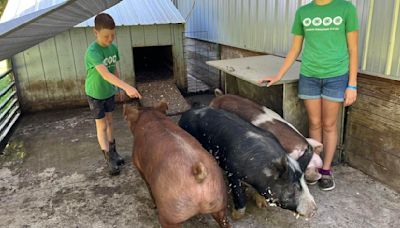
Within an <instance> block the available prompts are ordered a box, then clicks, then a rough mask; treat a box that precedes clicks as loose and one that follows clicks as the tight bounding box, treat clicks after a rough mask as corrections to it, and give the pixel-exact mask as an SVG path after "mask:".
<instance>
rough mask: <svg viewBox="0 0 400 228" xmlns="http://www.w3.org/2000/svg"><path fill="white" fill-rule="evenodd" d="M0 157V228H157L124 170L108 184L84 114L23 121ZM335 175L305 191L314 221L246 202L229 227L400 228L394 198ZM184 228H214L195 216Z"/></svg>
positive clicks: (125, 137) (126, 145) (142, 192)
mask: <svg viewBox="0 0 400 228" xmlns="http://www.w3.org/2000/svg"><path fill="white" fill-rule="evenodd" d="M209 98H211V97H207V98H206V99H209ZM203 100H204V99H203ZM178 118H179V117H174V119H175V120H177V119H178ZM114 120H115V134H116V138H117V148H118V151H119V152H120V153H121V154H122V155H123V156H124V157H125V158H126V159H127V160H128V161H130V158H131V150H132V136H131V133H130V132H129V130H128V127H127V124H126V123H125V122H124V120H123V118H122V114H121V107H120V106H119V107H118V109H117V111H116V113H115V115H114ZM5 152H6V154H5V155H1V156H0V227H96V228H97V227H135V228H136V227H159V223H158V221H157V212H156V210H154V209H153V205H152V201H151V198H150V195H149V193H148V191H147V188H146V186H145V184H144V182H143V181H142V180H141V178H140V176H139V174H138V172H137V171H136V170H135V169H134V167H133V166H132V165H131V163H130V162H129V163H128V165H126V166H125V167H124V169H123V171H122V173H121V175H119V176H116V177H110V176H108V174H107V172H106V170H105V169H104V167H105V166H104V161H103V157H102V154H101V153H100V151H99V147H98V145H97V140H96V134H95V126H94V121H93V120H92V119H91V116H90V112H89V110H88V109H87V108H82V109H75V110H66V111H54V112H46V113H38V114H32V115H26V116H24V117H23V118H22V120H21V121H20V123H19V126H18V128H17V130H16V131H15V133H14V135H13V136H12V137H11V141H10V144H9V146H8V147H7V148H6V150H5ZM334 171H335V177H336V189H335V190H334V191H331V192H322V191H320V190H319V189H318V187H317V186H311V187H310V191H311V193H312V194H313V195H314V198H315V201H316V203H317V205H318V214H317V215H316V216H315V217H314V218H312V219H310V220H305V219H304V218H301V217H300V218H298V219H296V217H295V216H293V212H291V211H288V210H283V209H280V208H276V207H269V208H266V209H258V208H256V206H255V204H254V202H253V201H252V200H249V204H248V213H247V216H246V217H245V218H244V219H242V220H240V221H234V222H233V224H234V227H243V228H244V227H246V228H248V227H352V228H353V227H363V228H365V227H400V216H399V215H400V195H399V194H398V193H396V192H394V191H393V190H391V189H389V188H388V187H386V186H385V185H382V184H381V183H379V182H377V181H375V180H373V179H371V178H370V177H368V176H366V175H364V174H363V173H361V172H360V171H357V170H355V169H353V168H351V167H348V166H346V165H339V166H336V167H334ZM230 204H231V202H230ZM183 227H217V225H216V223H215V222H214V221H213V220H212V219H211V217H210V216H207V215H199V216H196V217H194V218H192V219H191V220H189V221H188V222H186V223H185V224H184V226H183Z"/></svg>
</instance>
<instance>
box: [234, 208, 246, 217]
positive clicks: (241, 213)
mask: <svg viewBox="0 0 400 228" xmlns="http://www.w3.org/2000/svg"><path fill="white" fill-rule="evenodd" d="M245 213H246V208H241V209H238V210H236V209H233V211H232V219H234V220H239V219H241V218H243V217H244V215H245Z"/></svg>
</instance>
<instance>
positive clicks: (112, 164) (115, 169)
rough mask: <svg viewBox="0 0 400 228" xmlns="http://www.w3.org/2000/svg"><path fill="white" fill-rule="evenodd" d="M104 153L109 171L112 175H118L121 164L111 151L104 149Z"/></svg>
mask: <svg viewBox="0 0 400 228" xmlns="http://www.w3.org/2000/svg"><path fill="white" fill-rule="evenodd" d="M102 152H103V154H104V159H105V160H106V163H107V166H108V171H109V174H110V175H118V174H119V173H120V169H119V166H118V165H117V161H116V160H115V159H112V157H111V156H110V155H111V153H109V152H107V151H104V150H102Z"/></svg>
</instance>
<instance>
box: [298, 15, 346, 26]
mask: <svg viewBox="0 0 400 228" xmlns="http://www.w3.org/2000/svg"><path fill="white" fill-rule="evenodd" d="M332 23H333V24H334V25H336V26H339V25H341V24H342V23H343V18H342V17H341V16H337V17H335V18H333V19H332V18H331V17H324V18H323V19H321V18H320V17H315V18H313V19H311V18H308V17H307V18H305V19H304V20H303V25H304V27H309V26H310V25H311V24H312V25H313V26H315V27H318V26H320V25H321V24H322V25H323V26H329V25H331V24H332Z"/></svg>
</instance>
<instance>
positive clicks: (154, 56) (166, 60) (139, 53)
mask: <svg viewBox="0 0 400 228" xmlns="http://www.w3.org/2000/svg"><path fill="white" fill-rule="evenodd" d="M133 57H134V66H135V75H136V82H139V83H140V82H149V81H159V80H166V79H172V78H173V58H172V46H152V47H136V48H133Z"/></svg>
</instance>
